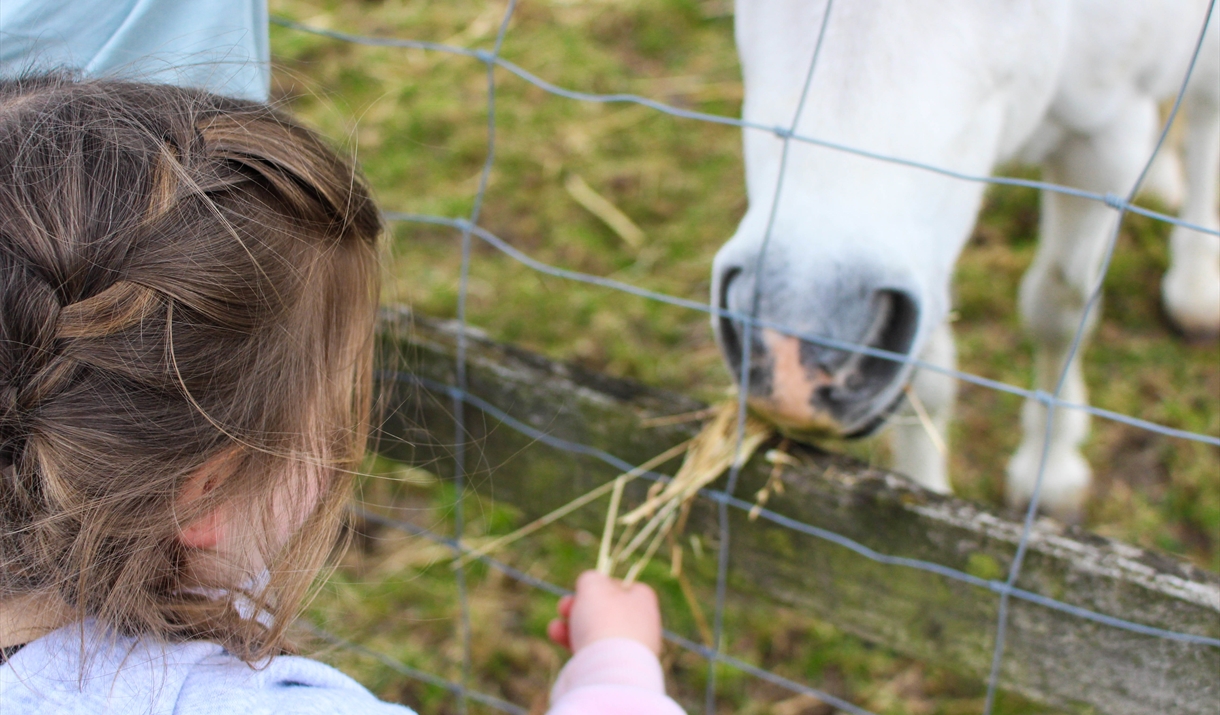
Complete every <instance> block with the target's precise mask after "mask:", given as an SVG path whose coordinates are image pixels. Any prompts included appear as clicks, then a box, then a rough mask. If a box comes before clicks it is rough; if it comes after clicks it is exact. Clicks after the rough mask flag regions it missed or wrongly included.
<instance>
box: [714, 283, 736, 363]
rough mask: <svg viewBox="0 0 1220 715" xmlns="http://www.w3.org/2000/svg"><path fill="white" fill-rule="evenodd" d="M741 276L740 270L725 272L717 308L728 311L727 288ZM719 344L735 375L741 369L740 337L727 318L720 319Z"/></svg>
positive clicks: (734, 326) (733, 324) (732, 323)
mask: <svg viewBox="0 0 1220 715" xmlns="http://www.w3.org/2000/svg"><path fill="white" fill-rule="evenodd" d="M740 275H741V269H740V268H730V269H729V270H727V271H725V273H724V278H723V280H721V283H720V295H719V296H718V297H717V300H718V304H719V308H720V309H721V310H729V309H730V308H729V286H730V285H732V283H733V281H734V280H735V279H736V278H737V277H738V276H740ZM720 344H721V346H723V348H724V355H725V358H726V359H727V360H728V362H729V367H731V368H732V370H733V374H734V375H736V374H737V373H738V371H739V370H740V369H741V336H740V335H739V334H738V332H737V326H736V324H735V323H734V321H733V320H732V319H730V318H728V317H727V316H721V317H720Z"/></svg>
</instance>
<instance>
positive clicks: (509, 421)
mask: <svg viewBox="0 0 1220 715" xmlns="http://www.w3.org/2000/svg"><path fill="white" fill-rule="evenodd" d="M377 378H378V380H380V381H382V382H385V381H394V382H399V383H403V384H408V385H412V386H415V387H419V388H422V389H425V390H428V391H429V392H434V393H436V394H439V395H445V396H446V397H449V398H451V399H452V398H455V397H460V398H461V399H462V400H463V401H465V402H466V403H467V404H469V405H471V406H472V407H475V408H477V409H478V410H479V411H480V412H483V413H484V414H487V415H489V416H490V417H492V418H494V419H495V420H496V421H497V422H499V423H500V424H503V425H504V426H505V427H508V428H509V429H511V430H513V431H515V432H518V433H520V434H522V435H524V436H526V437H528V438H529V439H531V440H533V441H535V442H538V443H540V444H544V445H546V446H548V447H552V448H554V449H558V450H560V451H563V452H567V453H569V454H575V455H579V456H583V457H591V458H593V459H596V460H598V461H600V462H603V463H604V464H607V465H609V466H611V467H613V468H614V469H616V470H618V471H619V472H622V473H626V472H631V473H633V474H637V473H638V474H639V475H640V478H642V479H646V480H649V481H653V482H657V481H659V482H668V481H669V479H670V477H669V475H666V474H662V473H660V472H656V471H651V470H643V471H640V470H639V469H638V466H637V465H633V464H631V463H630V462H628V461H626V460H624V459H622V458H620V457H617V456H615V455H613V454H610V453H609V452H606V451H605V450H603V449H599V448H597V447H593V446H591V445H587V444H581V443H579V442H572V441H569V440H565V439H562V438H559V437H556V436H554V435H552V434H549V433H547V432H545V431H543V430H540V429H537V428H536V427H532V426H531V425H529V424H526V423H525V422H523V421H521V420H519V419H517V418H515V417H513V416H512V415H510V414H508V413H507V412H505V411H504V410H502V409H500V408H499V407H497V406H495V405H493V404H491V403H490V402H487V401H486V400H484V399H482V398H480V397H478V396H475V395H471V394H469V393H466V392H463V391H461V390H459V389H457V388H456V387H454V386H452V385H446V384H444V383H441V382H437V381H435V380H430V379H428V378H425V377H420V376H418V375H413V374H411V373H407V372H401V371H392V370H382V371H379V372H378V374H377ZM698 494H699V496H701V497H703V498H705V499H707V500H708V501H711V502H713V503H717V504H720V503H723V504H727V505H728V506H731V507H733V508H734V509H737V510H739V511H742V512H746V513H756V514H757V515H758V518H759V519H763V520H765V521H770V522H771V523H773V524H777V525H779V526H783V527H785V528H787V529H790V530H792V531H795V532H797V533H800V534H805V535H807V536H812V537H815V538H818V539H822V540H824V541H828V542H830V543H833V544H837V545H839V546H842V547H843V548H845V549H849V550H851V551H853V552H855V553H857V554H859V555H860V556H863V557H864V558H866V559H869V560H870V561H876V562H878V563H882V564H887V565H890V566H902V567H905V568H912V569H916V570H919V571H927V572H929V573H934V574H937V575H939V576H943V577H945V578H948V579H952V580H954V581H960V582H962V583H966V584H970V585H971V586H976V587H978V588H982V589H987V590H989V591H992V592H994V593H997V594H1003V593H1008V594H1011V595H1012V597H1013V598H1016V599H1019V600H1022V601H1028V602H1030V603H1034V604H1037V605H1040V606H1044V607H1046V608H1050V609H1053V610H1056V611H1061V612H1063V613H1068V614H1071V615H1073V616H1077V617H1079V618H1083V619H1085V620H1089V621H1093V622H1095V623H1100V624H1103V625H1107V626H1112V627H1114V628H1118V629H1121V630H1125V631H1130V632H1132V633H1139V634H1141V635H1147V636H1155V637H1157V638H1164V639H1166V640H1172V641H1178V642H1180V643H1192V644H1195V645H1203V646H1210V647H1213V648H1220V638H1212V637H1210V636H1201V635H1198V634H1196V633H1183V632H1180V631H1171V630H1166V629H1164V628H1156V627H1155V626H1149V625H1146V624H1143V623H1136V622H1134V621H1129V620H1125V619H1122V618H1117V617H1115V616H1110V615H1107V614H1104V613H1098V612H1096V611H1092V610H1089V609H1087V608H1083V607H1081V606H1075V605H1072V604H1070V603H1065V602H1063V601H1060V600H1058V599H1055V598H1051V597H1049V596H1043V595H1041V594H1038V593H1034V592H1032V591H1027V590H1025V589H1021V588H1017V587H1015V586H1011V585H1009V584H1008V583H1006V582H1005V581H1000V580H995V579H984V578H979V577H978V576H975V575H973V574H969V573H966V572H965V571H961V570H959V569H955V568H952V567H949V566H944V565H942V564H938V563H934V562H931V561H925V560H922V559H912V558H907V557H905V556H892V555H889V554H883V553H881V552H878V551H876V550H874V549H872V548H869V547H868V546H865V545H864V544H861V543H860V542H858V541H855V540H853V539H850V538H848V537H846V536H843V535H841V534H837V533H835V532H833V531H829V530H827V529H823V528H821V527H818V526H814V525H813V524H808V523H805V522H803V521H800V520H799V519H794V518H792V517H790V516H785V515H784V514H780V513H778V512H776V511H772V510H771V509H768V508H766V507H760V506H759V505H758V504H756V503H754V502H751V501H746V500H745V499H741V498H739V497H735V496H733V495H731V494H728V493H726V492H724V491H722V490H719V489H709V488H704V489H701V490H699V492H698Z"/></svg>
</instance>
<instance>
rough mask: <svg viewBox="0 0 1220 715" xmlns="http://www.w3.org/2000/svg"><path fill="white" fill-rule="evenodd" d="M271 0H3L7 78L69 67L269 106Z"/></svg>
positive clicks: (0, 36)
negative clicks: (268, 16) (195, 89)
mask: <svg viewBox="0 0 1220 715" xmlns="http://www.w3.org/2000/svg"><path fill="white" fill-rule="evenodd" d="M267 31H268V25H267V5H266V0H0V75H3V76H10V77H11V76H15V75H19V74H21V73H22V72H25V71H27V70H48V69H59V68H70V69H76V70H83V71H84V73H85V74H86V75H88V76H93V77H121V78H124V79H134V80H141V81H145V82H161V83H165V84H176V85H180V86H184V87H199V88H202V89H207V90H210V91H212V92H215V93H217V94H224V95H228V96H231V97H241V98H244V99H253V100H257V101H264V102H265V101H266V100H267V97H268V94H269V93H270V89H271V50H270V46H269V42H268V35H267Z"/></svg>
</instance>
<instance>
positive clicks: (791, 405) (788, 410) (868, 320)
mask: <svg viewBox="0 0 1220 715" xmlns="http://www.w3.org/2000/svg"><path fill="white" fill-rule="evenodd" d="M736 277H737V276H735V275H733V276H730V275H726V276H725V281H724V284H723V285H722V290H721V294H722V303H725V304H727V302H728V301H727V299H726V298H725V297H726V296H727V295H728V293H727V288H728V283H730V282H731V281H732V280H733V279H735V278H736ZM866 296H867V297H866ZM847 298H848V299H854V301H856V305H854V306H852V308H851V309H846V308H842V307H841V306H839V307H840V308H841V309H840V310H834V307H830V309H831V312H833V313H835V314H836V315H841V316H848V322H849V323H854V325H841V324H837V323H836V321H835V320H834V318H835V315H828V316H825V319H822V320H816V321H813V322H814V323H816V324H820V325H821V326H823V329H822V330H815V331H814V333H813V335H811V336H809V337H811V338H813V339H804V338H802V337H794V336H791V335H787V334H785V333H783V332H780V331H779V330H775V329H773V328H771V327H758V328H755V329H753V330H750V331H749V334H750V336H751V339H750V355H749V360H750V365H749V371H748V376H747V379H748V391H747V393H748V397H749V400H750V404H751V406H752V407H753V408H754V409H756V410H757V411H759V412H761V413H763V414H764V415H766V416H767V417H768V418H769V419H771V420H773V421H774V422H776V423H777V424H779V425H781V426H785V427H788V428H791V429H796V430H800V431H818V432H831V433H834V434H840V435H847V436H858V435H863V434H867V433H868V432H871V431H872V430H873V429H875V428H876V427H877V426H879V425H880V424H881V422H882V421H883V420H884V418H885V417H886V416H887V414H888V411H889V410H888V408H890V407H892V406H893V405H892V404H891V403H896V402H897V396H896V395H894V396H891V397H890V398H889V401H888V402H886V404H878V402H879V400H880V399H882V398H883V397H886V396H887V395H889V394H893V393H894V390H892V389H890V388H891V387H892V385H893V384H894V382H895V380H896V379H897V378H898V377H899V374H900V373H901V372H902V370H903V362H902V357H903V356H905V355H906V354H907V352H908V351H909V350H910V348H911V344H912V341H913V339H914V336H915V333H916V329H917V326H918V317H919V316H918V309H917V307H916V303H915V301H914V300H913V299H912V298H911V297H910V295H908V294H907V293H905V292H903V291H898V290H892V289H880V290H873V291H871V292H867V293H865V294H864V295H863V296H862V295H860V294H859V293H857V294H856V295H855V296H847ZM860 302H864V303H865V304H866V305H860V304H859V303H860ZM722 307H724V306H722ZM777 322H778V321H777ZM718 327H719V328H720V333H721V342H722V347H723V348H724V351H725V358H726V360H727V361H728V363H729V366H730V368H731V369H732V370H733V374H734V376H735V377H737V378H738V380H740V379H741V361H742V359H743V357H744V355H743V350H742V347H743V339H744V334H745V331H744V330H743V329H742V323H741V322H739V321H736V320H732V319H730V318H727V317H722V318H721V321H720V325H719V326H718ZM819 333H827V334H828V337H830V338H832V339H831V340H830V341H829V342H830V344H827V342H822V341H819V340H818V339H817V338H818V334H819ZM832 345H833V346H832ZM849 345H857V346H863V347H866V348H874V349H877V350H882V351H885V352H888V353H893V354H894V355H892V356H890V357H889V358H887V357H885V356H880V355H876V354H866V353H862V352H854V351H852V350H850V349H844V348H847V347H848V346H849ZM900 394H901V393H897V395H900Z"/></svg>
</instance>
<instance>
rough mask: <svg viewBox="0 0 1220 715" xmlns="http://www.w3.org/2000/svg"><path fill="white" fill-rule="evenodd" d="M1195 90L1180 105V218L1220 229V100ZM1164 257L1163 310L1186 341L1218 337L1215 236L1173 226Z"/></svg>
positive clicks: (1219, 282) (1219, 274)
mask: <svg viewBox="0 0 1220 715" xmlns="http://www.w3.org/2000/svg"><path fill="white" fill-rule="evenodd" d="M1199 90H1200V91H1197V92H1192V93H1191V94H1189V95H1187V103H1186V106H1185V109H1186V112H1187V114H1186V119H1187V128H1186V152H1187V155H1186V156H1187V158H1186V172H1187V188H1186V201H1185V203H1184V204H1183V206H1182V218H1183V219H1185V220H1186V221H1190V222H1191V223H1194V224H1199V225H1201V226H1206V227H1207V228H1220V205H1218V203H1217V202H1218V198H1217V192H1216V188H1217V187H1216V183H1217V178H1218V176H1220V175H1218V174H1217V169H1216V165H1217V164H1220V97H1217V96H1216V95H1217V89H1216V88H1215V87H1206V88H1205V87H1199ZM1169 257H1170V262H1169V270H1168V271H1167V272H1166V273H1165V278H1164V280H1163V281H1162V282H1161V297H1162V299H1163V300H1164V305H1165V311H1166V312H1167V313H1169V317H1170V318H1171V319H1172V320H1173V322H1174V323H1176V324H1177V325H1178V327H1179V328H1181V329H1182V332H1184V333H1186V334H1187V335H1188V336H1191V337H1197V338H1208V337H1214V336H1215V335H1216V334H1217V333H1220V236H1210V235H1208V234H1205V233H1199V232H1198V231H1194V230H1191V229H1189V228H1185V227H1183V226H1174V228H1173V232H1172V233H1171V234H1170V236H1169Z"/></svg>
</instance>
